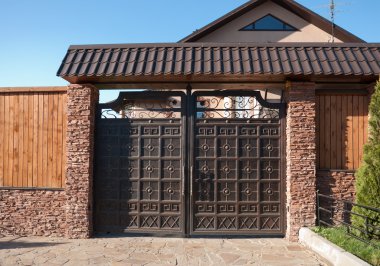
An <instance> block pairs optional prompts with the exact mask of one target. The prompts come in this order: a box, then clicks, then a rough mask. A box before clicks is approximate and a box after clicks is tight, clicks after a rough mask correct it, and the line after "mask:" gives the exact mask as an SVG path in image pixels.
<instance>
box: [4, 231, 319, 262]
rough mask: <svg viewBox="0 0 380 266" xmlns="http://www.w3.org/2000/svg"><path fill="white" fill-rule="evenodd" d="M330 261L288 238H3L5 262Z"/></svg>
mask: <svg viewBox="0 0 380 266" xmlns="http://www.w3.org/2000/svg"><path fill="white" fill-rule="evenodd" d="M247 264H253V265H265V266H266V265H292V266H294V265H325V264H324V263H323V262H322V261H321V260H320V259H319V258H318V257H317V256H316V255H315V254H313V253H312V252H311V251H309V250H307V249H306V248H304V247H302V246H300V245H298V244H296V243H289V242H287V241H286V240H283V239H181V238H152V237H141V238H134V237H107V238H94V239H87V240H68V239H56V238H41V237H28V238H24V237H20V238H17V237H3V238H0V265H49V266H50V265H51V266H54V265H73V266H74V265H75V266H80V265H219V266H220V265H247Z"/></svg>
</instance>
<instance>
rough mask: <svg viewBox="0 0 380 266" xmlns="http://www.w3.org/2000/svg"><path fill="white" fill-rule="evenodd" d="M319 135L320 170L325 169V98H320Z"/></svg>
mask: <svg viewBox="0 0 380 266" xmlns="http://www.w3.org/2000/svg"><path fill="white" fill-rule="evenodd" d="M319 98H320V105H321V106H320V117H319V121H320V124H319V125H320V126H319V128H320V130H319V132H320V134H319V145H320V146H319V154H320V156H321V158H320V160H319V161H320V166H321V168H324V167H326V156H325V133H324V132H325V96H320V97H319Z"/></svg>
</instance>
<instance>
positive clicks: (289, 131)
mask: <svg viewBox="0 0 380 266" xmlns="http://www.w3.org/2000/svg"><path fill="white" fill-rule="evenodd" d="M287 89H288V91H287V102H288V110H287V118H286V139H287V144H286V161H287V163H286V166H287V170H286V176H287V180H286V181H287V182H286V183H287V185H286V188H287V192H286V195H287V210H288V213H287V233H286V235H287V238H288V239H289V240H291V241H297V240H298V231H299V229H300V228H301V227H302V226H313V225H315V221H316V195H315V194H316V157H317V156H316V102H315V101H316V96H315V84H314V83H293V82H292V83H289V84H288V88H287Z"/></svg>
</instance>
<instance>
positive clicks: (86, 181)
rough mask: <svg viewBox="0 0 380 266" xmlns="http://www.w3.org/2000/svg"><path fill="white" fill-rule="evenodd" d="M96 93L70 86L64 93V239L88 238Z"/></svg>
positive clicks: (81, 86)
mask: <svg viewBox="0 0 380 266" xmlns="http://www.w3.org/2000/svg"><path fill="white" fill-rule="evenodd" d="M98 98H99V92H98V89H97V88H95V87H94V86H91V85H76V84H74V85H70V86H69V88H68V90H67V121H68V122H67V144H66V148H67V153H66V154H67V158H66V161H67V169H66V187H65V191H66V220H67V231H66V236H67V237H69V238H88V237H90V236H91V234H92V180H93V169H92V168H93V157H94V154H93V151H94V127H95V113H96V104H97V102H98Z"/></svg>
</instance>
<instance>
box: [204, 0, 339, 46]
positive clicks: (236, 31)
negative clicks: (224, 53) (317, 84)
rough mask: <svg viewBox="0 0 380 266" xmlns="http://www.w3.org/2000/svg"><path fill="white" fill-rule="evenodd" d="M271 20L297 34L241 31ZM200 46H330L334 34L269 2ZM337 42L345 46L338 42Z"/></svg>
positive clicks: (246, 14) (217, 32)
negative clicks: (213, 43)
mask: <svg viewBox="0 0 380 266" xmlns="http://www.w3.org/2000/svg"><path fill="white" fill-rule="evenodd" d="M268 16H274V17H275V18H277V19H279V20H280V21H282V22H283V23H285V24H286V25H291V26H292V27H293V28H295V29H297V30H293V31H290V30H288V31H286V30H283V31H273V30H259V31H257V30H256V31H255V30H251V31H248V30H241V29H244V28H245V27H247V26H249V25H252V23H253V22H255V21H260V19H263V18H265V17H268ZM198 41H199V42H329V41H331V34H330V33H329V32H326V31H324V30H322V29H320V28H319V27H317V26H315V25H313V24H311V23H309V22H307V21H306V20H304V19H302V18H301V17H299V16H297V15H296V14H294V13H292V12H291V11H289V10H287V9H285V8H283V7H281V6H280V5H278V4H276V3H273V2H271V1H267V2H266V3H263V4H262V5H260V6H258V7H256V8H255V9H253V10H251V11H249V12H247V13H245V14H243V15H241V16H240V17H238V18H236V19H234V20H232V21H231V22H229V23H227V24H225V25H224V26H222V27H220V28H219V29H217V30H215V31H213V32H210V33H209V34H207V35H206V36H204V37H202V38H200V39H199V40H198ZM335 42H342V41H341V40H340V39H338V38H335Z"/></svg>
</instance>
